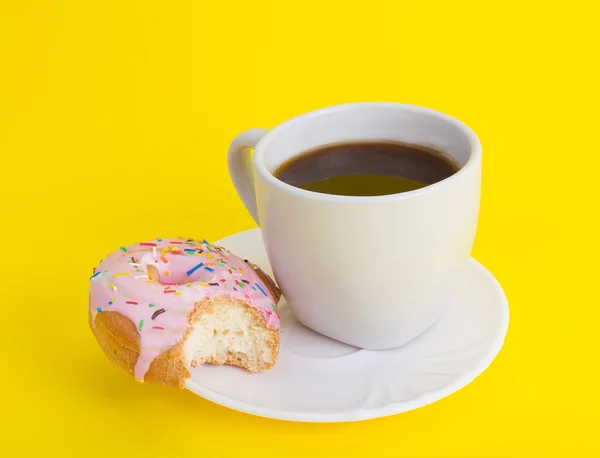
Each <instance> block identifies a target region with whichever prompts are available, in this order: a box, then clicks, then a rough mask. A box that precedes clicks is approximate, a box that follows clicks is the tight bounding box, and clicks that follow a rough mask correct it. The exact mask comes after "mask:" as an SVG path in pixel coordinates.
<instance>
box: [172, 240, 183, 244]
mask: <svg viewBox="0 0 600 458" xmlns="http://www.w3.org/2000/svg"><path fill="white" fill-rule="evenodd" d="M170 243H171V245H182V244H183V242H176V241H174V240H171V242H170Z"/></svg>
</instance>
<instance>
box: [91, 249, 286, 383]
mask: <svg viewBox="0 0 600 458" xmlns="http://www.w3.org/2000/svg"><path fill="white" fill-rule="evenodd" d="M152 245H154V246H152ZM132 258H133V259H132ZM165 260H166V261H167V262H166V263H165ZM147 265H152V266H154V267H155V268H156V269H157V270H158V272H159V274H160V283H157V282H153V281H152V280H150V279H149V278H148V271H147V267H146V266H147ZM194 269H195V270H194ZM165 283H173V285H165ZM165 291H172V292H165ZM90 294H91V296H90V297H91V302H90V307H92V309H91V313H92V319H95V317H96V314H97V313H102V312H103V311H109V310H111V311H115V312H119V313H121V314H122V315H124V316H126V317H127V318H129V319H130V320H131V321H132V322H133V323H134V324H135V326H136V327H137V329H138V332H139V334H140V355H139V357H138V360H137V363H136V365H135V369H134V375H135V377H136V379H138V380H143V379H144V376H145V375H146V372H147V371H148V369H149V367H150V364H151V363H152V361H153V360H154V358H156V357H157V356H158V355H159V354H161V353H162V352H164V351H166V350H168V349H169V348H171V347H172V346H173V345H175V344H177V343H178V342H180V341H181V339H182V338H183V334H184V332H185V330H186V329H187V328H188V327H189V326H190V323H189V321H188V314H189V313H190V311H192V310H193V308H194V304H195V303H196V302H199V301H201V300H203V299H205V298H214V297H216V296H221V295H228V296H230V297H232V298H234V299H241V300H243V301H245V302H247V303H248V304H249V305H250V306H251V307H253V308H255V309H256V310H258V311H259V312H260V313H261V314H262V316H263V317H264V319H265V321H266V324H267V326H268V327H270V328H275V329H279V314H278V313H277V309H276V307H275V300H274V298H273V296H272V294H271V292H270V291H269V289H268V288H267V286H266V285H265V283H264V282H263V281H262V280H261V279H260V277H259V276H258V274H257V273H256V272H255V271H254V269H253V268H252V266H251V265H249V264H247V263H246V262H244V260H242V259H240V258H238V257H237V256H235V255H233V254H231V253H230V252H228V251H227V250H225V249H223V248H219V247H216V246H214V245H210V244H208V242H206V241H203V242H198V241H195V240H192V239H180V238H171V239H156V240H155V241H152V242H142V243H138V244H135V245H130V246H127V247H122V248H121V249H120V250H118V251H116V252H114V253H111V254H109V255H108V256H107V257H106V258H105V259H104V260H103V261H100V264H99V265H98V267H97V268H96V269H94V275H93V276H92V278H91V290H90ZM161 310H164V311H162V312H160V311H161ZM156 312H160V313H158V314H157V313H156ZM153 316H154V319H152V317H153Z"/></svg>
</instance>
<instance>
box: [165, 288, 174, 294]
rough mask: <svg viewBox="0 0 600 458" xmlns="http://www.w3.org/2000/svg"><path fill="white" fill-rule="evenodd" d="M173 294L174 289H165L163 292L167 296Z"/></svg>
mask: <svg viewBox="0 0 600 458" xmlns="http://www.w3.org/2000/svg"><path fill="white" fill-rule="evenodd" d="M174 292H175V290H174V289H165V290H164V291H163V293H165V294H168V293H174Z"/></svg>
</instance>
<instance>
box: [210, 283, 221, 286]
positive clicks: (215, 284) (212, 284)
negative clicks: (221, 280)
mask: <svg viewBox="0 0 600 458" xmlns="http://www.w3.org/2000/svg"><path fill="white" fill-rule="evenodd" d="M208 286H219V284H218V283H209V284H208Z"/></svg>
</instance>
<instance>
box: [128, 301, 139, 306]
mask: <svg viewBox="0 0 600 458" xmlns="http://www.w3.org/2000/svg"><path fill="white" fill-rule="evenodd" d="M125 303H126V304H131V305H138V303H137V301H125Z"/></svg>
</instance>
